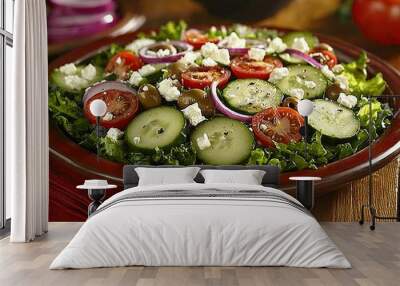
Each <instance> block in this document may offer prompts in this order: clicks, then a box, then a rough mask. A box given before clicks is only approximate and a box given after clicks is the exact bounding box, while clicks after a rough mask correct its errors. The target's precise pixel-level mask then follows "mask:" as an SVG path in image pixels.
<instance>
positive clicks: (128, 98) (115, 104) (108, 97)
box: [83, 89, 139, 129]
mask: <svg viewBox="0 0 400 286" xmlns="http://www.w3.org/2000/svg"><path fill="white" fill-rule="evenodd" d="M95 99H101V100H103V101H104V102H105V103H106V105H107V113H106V115H105V116H103V118H101V119H100V125H101V126H103V127H105V128H111V127H115V128H119V129H121V128H124V127H125V126H126V125H128V123H129V122H130V121H131V120H132V119H133V118H134V117H135V115H136V113H137V112H138V110H139V100H138V98H137V96H136V95H134V94H133V93H130V92H127V91H120V90H116V89H109V90H106V91H103V92H100V93H98V94H96V95H94V96H92V97H91V98H90V99H89V100H87V101H86V102H85V104H84V106H83V110H84V114H85V116H86V118H87V119H88V120H89V122H90V123H92V124H95V123H96V117H95V116H93V114H92V113H91V112H90V103H91V102H92V101H93V100H95Z"/></svg>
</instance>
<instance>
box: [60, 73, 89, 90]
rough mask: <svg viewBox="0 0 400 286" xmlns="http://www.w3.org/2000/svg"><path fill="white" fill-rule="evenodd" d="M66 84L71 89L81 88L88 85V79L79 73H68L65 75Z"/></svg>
mask: <svg viewBox="0 0 400 286" xmlns="http://www.w3.org/2000/svg"><path fill="white" fill-rule="evenodd" d="M64 82H65V84H66V85H67V86H68V87H69V88H71V89H81V88H85V87H87V86H88V84H89V83H88V81H87V80H86V79H84V78H81V77H80V76H78V75H67V76H65V77H64Z"/></svg>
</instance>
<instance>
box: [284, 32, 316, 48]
mask: <svg viewBox="0 0 400 286" xmlns="http://www.w3.org/2000/svg"><path fill="white" fill-rule="evenodd" d="M296 38H304V40H305V41H306V42H307V44H308V46H309V47H310V49H312V48H314V47H315V46H316V45H317V44H318V42H319V41H318V38H317V37H315V36H314V35H313V34H312V33H310V32H290V33H287V34H286V35H284V36H283V37H282V41H283V42H284V43H285V44H286V45H287V46H288V47H289V48H290V47H292V45H293V42H294V39H296Z"/></svg>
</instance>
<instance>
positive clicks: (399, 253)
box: [0, 223, 400, 286]
mask: <svg viewBox="0 0 400 286" xmlns="http://www.w3.org/2000/svg"><path fill="white" fill-rule="evenodd" d="M80 225H81V223H50V231H49V233H48V234H47V235H45V236H44V237H42V238H40V239H38V240H36V241H34V242H33V243H29V244H10V243H9V241H8V238H6V239H3V240H1V241H0V285H1V286H18V285H29V286H36V285H40V286H45V285H54V286H62V285H68V286H75V285H79V286H88V285H96V286H100V285H107V286H108V285H132V286H134V285H136V286H155V285H159V286H161V285H166V286H180V285H193V286H197V285H199V286H200V285H201V286H203V285H204V286H205V285H210V286H211V285H226V286H235V285H242V286H262V285H274V286H275V285H289V286H292V285H296V286H300V285H329V286H330V285H346V286H351V285H362V286H364V285H365V286H370V285H382V286H390V285H400V223H382V224H378V226H377V230H376V231H375V232H371V231H370V230H369V229H368V226H359V225H358V224H356V223H322V225H323V227H324V229H325V230H326V231H327V232H328V234H329V235H330V237H331V238H332V239H333V240H334V241H335V242H336V244H337V245H338V247H339V248H340V249H341V250H342V251H343V252H344V254H345V255H346V256H347V258H348V259H349V260H350V262H351V263H352V265H353V268H352V269H349V270H339V269H303V268H288V267H125V268H107V269H104V268H102V269H88V270H52V271H50V270H48V267H49V264H50V262H51V261H52V260H53V259H54V257H55V256H56V255H57V254H58V253H59V252H60V251H61V249H62V248H63V247H64V246H65V245H66V244H67V242H68V241H69V240H70V239H71V238H72V236H73V235H74V234H75V233H76V231H77V230H78V229H79V227H80Z"/></svg>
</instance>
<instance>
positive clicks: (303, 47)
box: [291, 37, 310, 53]
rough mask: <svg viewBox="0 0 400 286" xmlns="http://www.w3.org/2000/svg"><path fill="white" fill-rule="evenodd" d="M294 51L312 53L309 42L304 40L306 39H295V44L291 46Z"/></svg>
mask: <svg viewBox="0 0 400 286" xmlns="http://www.w3.org/2000/svg"><path fill="white" fill-rule="evenodd" d="M291 48H292V49H296V50H299V51H301V52H303V53H308V52H309V51H310V47H309V46H308V43H307V41H306V40H305V39H304V37H300V38H295V39H294V40H293V43H292V45H291Z"/></svg>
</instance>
